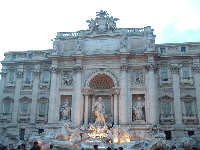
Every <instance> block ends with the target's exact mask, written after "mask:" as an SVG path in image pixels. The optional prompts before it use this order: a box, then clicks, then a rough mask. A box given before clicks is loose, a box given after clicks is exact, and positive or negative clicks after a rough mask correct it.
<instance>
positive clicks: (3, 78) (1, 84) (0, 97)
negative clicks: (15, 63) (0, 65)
mask: <svg viewBox="0 0 200 150" xmlns="http://www.w3.org/2000/svg"><path fill="white" fill-rule="evenodd" d="M6 74H7V72H6V70H4V69H2V72H1V80H0V81H1V82H0V105H1V103H2V100H3V90H4V87H5V83H6ZM0 112H1V111H0Z"/></svg>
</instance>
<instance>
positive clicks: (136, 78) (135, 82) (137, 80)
mask: <svg viewBox="0 0 200 150" xmlns="http://www.w3.org/2000/svg"><path fill="white" fill-rule="evenodd" d="M144 83H145V77H144V71H143V70H142V69H141V70H134V71H133V72H132V73H131V86H144Z"/></svg>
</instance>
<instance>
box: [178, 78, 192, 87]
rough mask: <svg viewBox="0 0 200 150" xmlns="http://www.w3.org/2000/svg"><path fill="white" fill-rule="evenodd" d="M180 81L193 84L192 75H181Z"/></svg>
mask: <svg viewBox="0 0 200 150" xmlns="http://www.w3.org/2000/svg"><path fill="white" fill-rule="evenodd" d="M181 83H182V84H191V85H192V84H193V83H194V82H193V77H182V78H181Z"/></svg>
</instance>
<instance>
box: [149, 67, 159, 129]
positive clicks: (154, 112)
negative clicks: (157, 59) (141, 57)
mask: <svg viewBox="0 0 200 150" xmlns="http://www.w3.org/2000/svg"><path fill="white" fill-rule="evenodd" d="M146 69H147V71H148V72H147V76H148V77H147V78H148V85H147V87H148V102H149V108H150V112H149V113H150V114H149V118H148V120H149V121H150V123H151V124H152V125H154V124H156V123H157V121H158V115H159V111H158V96H157V91H158V85H157V78H156V77H157V75H156V74H155V72H154V71H155V69H156V67H155V65H154V64H147V65H146Z"/></svg>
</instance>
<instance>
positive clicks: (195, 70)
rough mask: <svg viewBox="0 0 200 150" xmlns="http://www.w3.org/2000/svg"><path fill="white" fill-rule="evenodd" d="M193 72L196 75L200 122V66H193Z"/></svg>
mask: <svg viewBox="0 0 200 150" xmlns="http://www.w3.org/2000/svg"><path fill="white" fill-rule="evenodd" d="M192 72H193V75H194V86H195V90H196V92H195V93H196V104H197V116H198V120H199V121H200V92H199V91H200V64H195V65H193V66H192Z"/></svg>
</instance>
